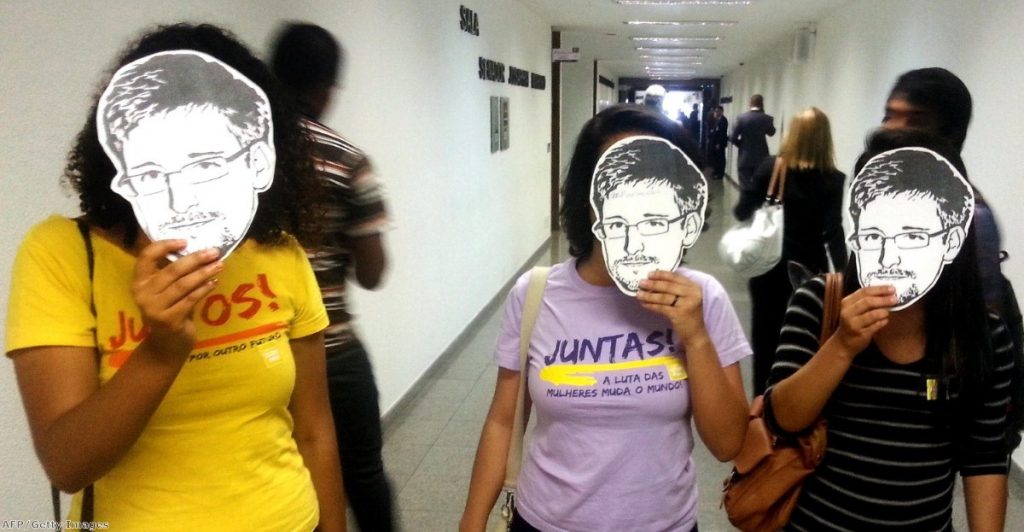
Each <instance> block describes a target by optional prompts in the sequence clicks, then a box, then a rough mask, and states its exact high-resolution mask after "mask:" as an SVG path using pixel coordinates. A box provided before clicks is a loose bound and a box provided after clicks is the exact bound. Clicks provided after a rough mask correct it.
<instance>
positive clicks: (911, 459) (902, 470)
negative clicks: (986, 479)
mask: <svg viewBox="0 0 1024 532" xmlns="http://www.w3.org/2000/svg"><path fill="white" fill-rule="evenodd" d="M824 293H825V284H824V281H823V278H822V277H817V278H814V279H812V280H810V281H808V282H807V283H806V284H804V286H802V287H801V288H800V289H798V290H797V291H796V292H795V293H794V294H793V297H792V299H791V300H790V304H789V309H788V310H787V311H786V318H785V322H784V325H783V328H782V331H781V334H780V337H779V348H778V351H777V352H776V356H775V363H774V365H773V366H772V371H771V375H770V377H769V379H768V384H769V389H770V388H771V386H773V385H774V384H776V383H778V382H780V381H781V380H783V379H785V378H786V377H789V376H790V375H792V374H793V373H794V372H796V371H797V370H798V369H800V368H801V367H802V366H803V365H804V364H806V363H807V362H808V361H809V360H810V358H811V357H812V356H814V354H815V353H816V352H817V351H818V347H819V344H818V334H819V332H820V330H821V327H820V317H821V315H822V299H823V296H824ZM992 346H993V348H994V351H995V354H994V360H993V367H994V372H993V376H992V380H991V381H990V385H989V386H987V387H986V392H985V393H986V396H985V397H984V400H983V404H982V405H981V406H979V407H978V408H977V409H976V410H975V411H974V412H973V413H972V415H971V416H969V417H970V421H969V422H967V423H966V426H963V428H962V429H959V430H960V432H964V434H958V435H956V436H954V433H955V432H956V430H954V428H953V427H952V424H953V422H954V421H953V419H952V414H951V412H950V409H949V404H948V403H947V402H946V401H944V400H928V399H927V397H926V393H925V391H926V380H927V377H928V376H930V375H929V365H928V362H927V361H925V360H920V361H917V362H913V363H910V364H905V365H901V364H896V363H894V362H892V361H890V360H889V359H887V358H886V357H885V356H884V355H883V354H882V353H881V351H879V349H878V347H877V346H875V345H874V344H873V343H872V344H871V345H870V346H869V347H868V348H867V349H865V350H864V351H862V352H861V353H860V354H859V355H857V358H856V359H855V360H854V362H853V365H852V366H851V367H850V369H849V370H848V371H847V372H846V375H845V376H844V377H843V380H842V381H841V382H840V383H839V386H838V387H837V388H836V390H835V392H834V393H833V394H832V397H831V398H829V401H828V403H827V405H826V406H825V411H824V415H825V418H826V419H827V420H828V423H829V425H828V446H827V450H826V453H825V457H824V460H823V461H822V463H821V465H820V466H818V469H817V470H816V471H815V472H814V474H813V475H812V476H811V477H809V478H808V479H807V480H806V481H805V482H804V487H803V492H802V494H801V496H800V499H799V501H798V503H797V506H796V509H795V510H794V511H793V514H792V516H791V518H790V524H789V525H788V526H787V530H800V531H804V530H806V531H814V530H858V531H859V530H875V529H899V530H951V529H952V523H951V517H952V495H953V483H954V480H955V475H954V472H956V471H959V472H960V474H961V475H962V476H971V475H986V474H1000V475H1005V474H1007V470H1008V455H1007V452H1006V450H1005V444H1004V433H1005V430H1006V426H1007V418H1006V410H1007V405H1008V404H1009V385H1010V375H1011V371H1012V369H1013V358H1012V353H1011V342H1010V337H1009V335H1008V332H1007V330H1006V328H1005V326H1003V325H1002V323H1001V322H999V321H998V319H997V318H996V317H995V316H992ZM767 407H768V408H769V409H770V408H771V404H770V401H769V404H768V405H767ZM769 418H771V416H770V414H769Z"/></svg>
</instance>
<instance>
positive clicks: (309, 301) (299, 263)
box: [288, 240, 329, 338]
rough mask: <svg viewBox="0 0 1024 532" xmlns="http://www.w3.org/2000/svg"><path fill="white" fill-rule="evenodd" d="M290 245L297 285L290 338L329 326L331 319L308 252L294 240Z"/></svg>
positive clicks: (301, 336)
mask: <svg viewBox="0 0 1024 532" xmlns="http://www.w3.org/2000/svg"><path fill="white" fill-rule="evenodd" d="M290 245H291V246H292V252H293V253H292V255H293V257H294V260H295V266H294V271H295V275H294V279H295V286H294V287H293V290H294V305H295V316H294V317H293V318H292V323H291V328H290V330H289V332H288V334H289V337H290V338H304V337H306V336H309V335H311V334H316V333H318V332H320V331H322V330H324V329H325V328H327V325H328V323H329V321H328V319H327V309H326V308H324V301H323V298H322V297H321V296H320V287H319V285H317V282H316V277H314V276H313V268H312V267H311V266H310V265H309V259H307V258H306V254H305V253H304V252H303V251H302V248H301V247H300V246H299V244H298V243H297V242H295V241H294V240H293V241H291V243H290Z"/></svg>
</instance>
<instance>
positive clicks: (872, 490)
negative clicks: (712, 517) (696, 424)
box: [766, 130, 1013, 531]
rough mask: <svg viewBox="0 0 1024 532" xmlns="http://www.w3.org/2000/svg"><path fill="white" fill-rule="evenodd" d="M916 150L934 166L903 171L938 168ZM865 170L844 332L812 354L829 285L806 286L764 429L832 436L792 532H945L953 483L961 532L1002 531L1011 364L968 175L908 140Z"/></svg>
mask: <svg viewBox="0 0 1024 532" xmlns="http://www.w3.org/2000/svg"><path fill="white" fill-rule="evenodd" d="M910 147H923V148H926V149H929V150H931V152H936V153H937V154H939V155H941V158H937V157H932V159H933V160H932V161H931V163H932V164H929V165H928V167H927V168H925V169H924V170H923V171H922V172H917V171H912V165H911V164H904V162H905V161H903V160H902V157H903V156H907V157H909V156H912V155H917V154H922V153H923V154H929V156H933V155H936V153H931V152H924V151H921V150H919V149H918V148H913V149H910V150H903V149H902V148H910ZM892 150H899V151H898V152H892ZM879 154H883V155H882V156H880V157H875V156H876V155H879ZM894 154H898V155H894ZM943 159H944V160H943ZM861 161H867V163H866V166H865V168H864V169H863V170H861V169H858V177H857V178H856V179H855V180H854V183H853V185H852V186H851V193H850V197H851V201H850V204H851V205H850V213H851V218H852V219H853V231H854V234H853V236H851V237H850V244H851V247H852V248H853V249H854V255H855V258H856V260H851V261H850V263H849V265H848V267H847V269H846V274H845V280H844V284H845V286H844V295H845V297H844V299H843V301H842V311H841V319H840V325H839V328H838V329H837V331H836V333H835V334H833V335H832V337H831V338H829V339H828V340H827V341H826V342H825V343H824V344H822V345H819V343H818V333H819V330H820V319H821V316H822V300H823V295H824V292H825V288H824V282H823V278H822V277H815V278H812V279H811V280H809V281H807V282H806V283H805V284H803V286H801V287H800V288H799V289H798V290H797V291H796V292H795V293H794V295H793V297H792V299H791V300H790V304H789V309H788V310H787V313H786V318H785V322H784V325H783V327H782V330H781V333H780V337H779V348H778V351H777V353H776V359H775V363H774V365H773V367H772V371H771V374H770V376H769V381H768V384H769V386H768V391H767V395H766V420H767V422H768V423H769V425H770V426H771V427H772V428H773V429H774V430H775V431H777V433H778V434H783V435H785V434H793V433H799V432H800V431H801V430H803V429H805V428H806V427H809V426H810V425H811V424H812V423H813V422H814V421H815V420H816V419H817V418H818V417H819V416H824V417H825V419H826V420H827V421H828V448H827V451H826V454H825V457H824V460H823V461H822V463H821V465H819V466H818V468H817V470H816V471H815V472H814V474H813V475H812V476H810V477H808V479H807V480H806V481H805V482H804V485H803V492H802V493H801V496H800V499H799V501H798V502H797V506H796V508H795V510H794V511H793V513H792V515H791V517H790V522H789V524H788V525H787V527H786V530H798V531H802V530H868V529H871V530H879V529H885V530H891V529H899V530H952V500H953V486H954V482H955V473H956V472H959V473H960V475H961V477H962V478H963V485H964V493H965V496H966V505H967V518H968V522H969V524H970V529H971V530H972V531H978V530H985V531H988V530H1002V527H1003V521H1004V519H1005V514H1006V490H1007V486H1006V478H1007V472H1008V454H1007V450H1006V446H1005V443H1004V434H1005V431H1006V427H1007V417H1006V406H1007V404H1008V402H1009V387H1010V375H1011V372H1012V370H1013V359H1012V355H1011V341H1010V337H1009V335H1008V332H1007V329H1006V327H1005V326H1004V325H1002V322H1001V321H1000V320H999V319H998V317H997V316H996V315H995V314H992V313H991V312H989V311H988V310H987V309H986V306H985V302H984V300H983V297H982V291H981V289H980V285H979V279H978V271H977V258H976V253H975V235H974V234H973V232H970V231H968V228H969V227H970V218H971V216H970V212H971V208H972V205H971V204H972V203H973V201H972V198H973V195H972V194H971V193H970V188H969V185H968V184H967V183H966V181H965V180H964V179H962V178H960V177H959V176H957V175H956V173H955V172H954V171H953V168H956V170H957V171H958V172H959V174H960V175H966V171H965V170H964V168H963V162H962V161H961V160H960V157H959V155H958V154H957V152H956V151H955V150H954V149H951V148H950V147H949V146H948V144H946V143H945V141H943V140H942V139H941V138H939V137H936V136H934V135H933V134H930V133H926V132H922V131H912V130H901V131H881V132H878V133H876V134H875V135H874V136H873V137H872V138H871V139H870V140H869V142H868V154H867V157H862V158H861ZM947 161H948V162H947ZM917 169H920V167H917ZM911 213H916V214H911ZM954 255H955V257H954ZM897 309H899V310H897Z"/></svg>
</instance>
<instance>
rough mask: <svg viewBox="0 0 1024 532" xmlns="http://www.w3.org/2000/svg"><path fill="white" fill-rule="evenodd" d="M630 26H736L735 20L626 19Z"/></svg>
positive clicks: (624, 22)
mask: <svg viewBox="0 0 1024 532" xmlns="http://www.w3.org/2000/svg"><path fill="white" fill-rule="evenodd" d="M622 23H623V24H629V25H630V26H702V27H707V26H735V25H737V24H739V22H738V21H735V20H624V21H622Z"/></svg>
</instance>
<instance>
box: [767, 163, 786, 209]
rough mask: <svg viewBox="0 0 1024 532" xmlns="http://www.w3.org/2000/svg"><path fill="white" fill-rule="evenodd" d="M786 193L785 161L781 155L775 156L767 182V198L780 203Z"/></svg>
mask: <svg viewBox="0 0 1024 532" xmlns="http://www.w3.org/2000/svg"><path fill="white" fill-rule="evenodd" d="M785 193H786V161H784V160H783V159H782V157H776V158H775V166H773V167H772V178H771V181H769V182H768V195H767V197H768V198H772V199H774V200H775V202H776V203H782V198H783V196H784V195H785Z"/></svg>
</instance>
